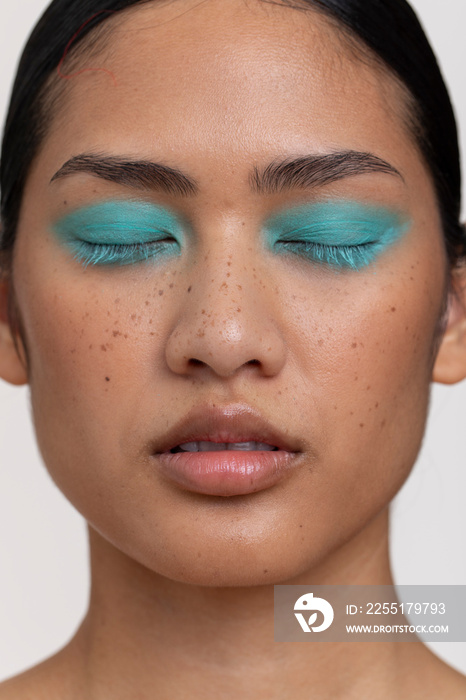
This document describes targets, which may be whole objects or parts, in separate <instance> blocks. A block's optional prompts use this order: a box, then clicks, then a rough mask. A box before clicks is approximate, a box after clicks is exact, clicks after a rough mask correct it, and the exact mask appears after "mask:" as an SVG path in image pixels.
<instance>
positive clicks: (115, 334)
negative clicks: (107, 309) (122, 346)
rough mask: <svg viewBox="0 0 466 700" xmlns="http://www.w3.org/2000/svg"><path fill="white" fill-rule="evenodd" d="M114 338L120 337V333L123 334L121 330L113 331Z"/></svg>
mask: <svg viewBox="0 0 466 700" xmlns="http://www.w3.org/2000/svg"><path fill="white" fill-rule="evenodd" d="M112 335H113V337H114V338H118V336H119V335H121V333H120V331H113V333H112Z"/></svg>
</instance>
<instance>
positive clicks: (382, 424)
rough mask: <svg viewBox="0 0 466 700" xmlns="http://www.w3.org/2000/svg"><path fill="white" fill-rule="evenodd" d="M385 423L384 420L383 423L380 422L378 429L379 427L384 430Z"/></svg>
mask: <svg viewBox="0 0 466 700" xmlns="http://www.w3.org/2000/svg"><path fill="white" fill-rule="evenodd" d="M386 423H387V421H384V420H383V421H382V422H381V424H380V427H381V428H385V425H386Z"/></svg>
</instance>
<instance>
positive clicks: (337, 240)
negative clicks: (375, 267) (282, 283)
mask: <svg viewBox="0 0 466 700" xmlns="http://www.w3.org/2000/svg"><path fill="white" fill-rule="evenodd" d="M409 228H410V221H409V219H408V218H407V217H406V216H405V215H403V214H401V213H400V212H399V211H396V210H393V209H389V208H387V207H382V206H377V205H371V204H363V203H360V202H354V201H347V200H333V201H326V202H319V203H314V204H305V205H301V206H297V207H293V208H291V209H285V210H282V211H280V212H278V213H277V214H274V215H273V216H271V217H270V218H269V219H268V220H267V221H266V223H265V235H266V242H267V245H268V247H269V248H270V249H272V250H273V251H275V252H277V253H282V254H283V253H285V254H287V253H292V254H295V255H300V256H302V257H306V258H308V259H310V260H312V261H314V262H321V263H325V264H326V265H329V266H331V267H334V268H350V269H354V270H356V269H360V268H362V267H365V266H367V265H369V264H370V263H371V262H372V261H373V260H374V259H375V258H376V257H378V256H379V255H380V254H382V253H383V252H384V251H385V250H386V249H387V248H389V247H390V246H391V245H393V244H394V243H395V242H396V241H397V240H399V239H400V238H401V236H402V235H403V234H404V233H405V232H406V231H407V230H408V229H409Z"/></svg>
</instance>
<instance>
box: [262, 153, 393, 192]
mask: <svg viewBox="0 0 466 700" xmlns="http://www.w3.org/2000/svg"><path fill="white" fill-rule="evenodd" d="M368 173H384V174H387V175H395V176H397V177H399V178H401V180H403V181H404V178H403V176H402V175H401V173H400V172H399V171H398V170H397V169H396V168H394V167H393V165H390V163H387V161H385V160H382V158H379V157H378V156H375V155H373V154H372V153H364V152H359V151H339V152H336V153H326V154H323V155H319V154H316V155H306V156H301V157H299V158H294V159H287V160H284V161H275V162H273V163H270V165H268V166H267V167H266V168H264V169H263V170H259V169H258V168H257V167H255V168H254V170H253V172H252V174H251V176H250V178H249V184H250V186H251V188H252V190H253V191H254V192H257V193H261V194H276V193H280V192H283V191H285V190H289V189H294V188H297V189H306V188H313V187H322V186H323V185H328V184H330V183H332V182H337V181H338V180H342V179H343V178H346V177H352V176H355V175H366V174H368Z"/></svg>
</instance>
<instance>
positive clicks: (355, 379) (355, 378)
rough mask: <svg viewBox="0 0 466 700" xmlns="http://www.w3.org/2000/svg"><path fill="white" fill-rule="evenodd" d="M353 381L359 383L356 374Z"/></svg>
mask: <svg viewBox="0 0 466 700" xmlns="http://www.w3.org/2000/svg"><path fill="white" fill-rule="evenodd" d="M354 381H355V382H357V381H359V377H358V375H357V374H356V376H355V377H354Z"/></svg>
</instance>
